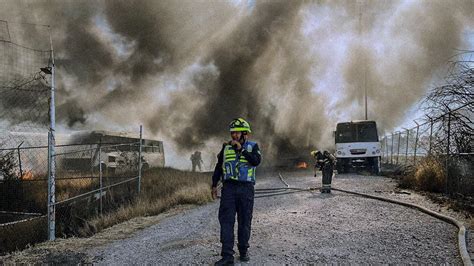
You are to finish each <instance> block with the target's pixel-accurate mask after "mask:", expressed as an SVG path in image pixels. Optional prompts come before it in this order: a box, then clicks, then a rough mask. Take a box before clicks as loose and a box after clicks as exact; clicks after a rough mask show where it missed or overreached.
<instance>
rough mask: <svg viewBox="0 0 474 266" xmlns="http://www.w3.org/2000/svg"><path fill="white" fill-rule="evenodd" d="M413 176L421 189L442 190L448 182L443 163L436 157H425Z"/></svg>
mask: <svg viewBox="0 0 474 266" xmlns="http://www.w3.org/2000/svg"><path fill="white" fill-rule="evenodd" d="M413 178H414V181H415V184H416V186H417V187H418V188H419V189H421V190H426V191H430V192H442V191H444V189H445V184H446V172H445V170H444V167H443V163H442V162H441V161H440V160H439V159H437V158H434V157H427V158H425V159H423V160H422V161H421V162H420V163H419V164H417V166H416V167H415V169H414V173H413Z"/></svg>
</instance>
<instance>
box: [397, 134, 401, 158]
mask: <svg viewBox="0 0 474 266" xmlns="http://www.w3.org/2000/svg"><path fill="white" fill-rule="evenodd" d="M401 137H402V132H401V131H398V143H397V146H398V147H397V165H398V157H400V141H401Z"/></svg>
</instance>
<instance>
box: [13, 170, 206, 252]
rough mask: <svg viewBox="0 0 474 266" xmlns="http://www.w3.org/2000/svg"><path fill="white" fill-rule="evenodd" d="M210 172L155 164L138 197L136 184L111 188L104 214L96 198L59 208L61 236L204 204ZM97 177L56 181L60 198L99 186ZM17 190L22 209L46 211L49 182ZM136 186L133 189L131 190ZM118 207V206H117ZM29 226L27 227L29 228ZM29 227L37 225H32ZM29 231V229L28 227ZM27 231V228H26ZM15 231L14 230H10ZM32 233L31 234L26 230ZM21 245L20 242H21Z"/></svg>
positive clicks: (25, 185) (82, 233)
mask: <svg viewBox="0 0 474 266" xmlns="http://www.w3.org/2000/svg"><path fill="white" fill-rule="evenodd" d="M210 179H211V178H210V176H209V174H204V173H191V172H185V171H179V170H175V169H170V168H155V169H149V170H147V171H145V172H144V174H143V178H142V186H141V187H142V191H141V193H140V195H139V197H138V198H136V197H134V189H135V188H136V187H135V184H132V183H130V184H128V185H126V186H119V187H116V188H114V189H112V190H110V191H108V193H107V195H108V198H107V201H105V202H104V209H105V208H106V209H107V211H106V212H105V213H106V214H104V215H103V216H97V206H98V205H97V203H98V201H93V202H89V203H87V201H83V202H80V203H79V204H73V206H72V207H68V206H64V207H63V208H57V210H56V211H57V214H58V215H59V217H57V219H56V220H57V230H58V233H57V235H58V236H73V235H77V236H90V235H92V234H94V233H96V232H99V231H102V230H103V229H105V228H108V227H110V226H112V225H115V224H118V223H121V222H124V221H127V220H130V219H131V218H134V217H143V216H153V215H157V214H160V213H162V212H164V211H166V210H169V209H171V208H172V207H174V206H177V205H183V204H204V203H206V202H209V201H210V200H211V196H210V195H211V192H210ZM96 182H97V180H93V179H71V180H58V181H57V183H56V197H57V200H58V201H60V200H63V199H67V198H69V197H71V196H75V195H79V194H81V193H84V192H88V191H90V190H91V189H93V188H96V187H97V186H96V185H98V184H95V183H96ZM17 185H18V186H21V187H18V188H16V189H15V191H20V192H21V195H23V197H22V198H21V200H15V199H14V198H13V197H12V200H13V203H15V202H17V203H18V204H20V203H21V206H20V205H19V206H18V209H24V210H25V211H35V212H45V209H46V208H45V207H46V200H47V182H46V181H43V180H41V181H31V182H23V183H22V184H19V183H18V184H17ZM130 187H133V190H132V191H130V190H128V189H129V188H130ZM118 206H119V207H118ZM117 207H118V208H117ZM26 229H28V228H25V230H26ZM29 230H32V231H35V230H36V229H35V228H33V227H30V228H29ZM26 231H27V230H26ZM26 231H25V232H26ZM10 233H11V232H10ZM25 235H28V234H25ZM18 247H19V246H18Z"/></svg>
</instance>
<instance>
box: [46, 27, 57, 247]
mask: <svg viewBox="0 0 474 266" xmlns="http://www.w3.org/2000/svg"><path fill="white" fill-rule="evenodd" d="M49 40H50V45H51V65H50V66H48V67H49V68H51V99H50V110H49V115H50V129H49V133H48V135H49V138H48V153H49V154H48V160H49V164H48V169H49V171H48V239H49V240H54V239H55V238H56V236H55V232H56V197H55V194H56V180H55V178H56V157H55V146H56V140H55V130H56V107H55V90H56V88H55V81H54V80H55V66H54V51H53V41H52V38H51V31H50V33H49Z"/></svg>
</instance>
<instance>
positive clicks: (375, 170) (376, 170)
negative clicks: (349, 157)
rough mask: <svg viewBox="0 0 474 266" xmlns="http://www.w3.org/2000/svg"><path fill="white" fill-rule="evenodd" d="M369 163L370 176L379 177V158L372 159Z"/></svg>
mask: <svg viewBox="0 0 474 266" xmlns="http://www.w3.org/2000/svg"><path fill="white" fill-rule="evenodd" d="M371 161H372V162H371V168H372V174H374V175H379V174H380V169H379V158H373V159H372V160H371Z"/></svg>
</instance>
